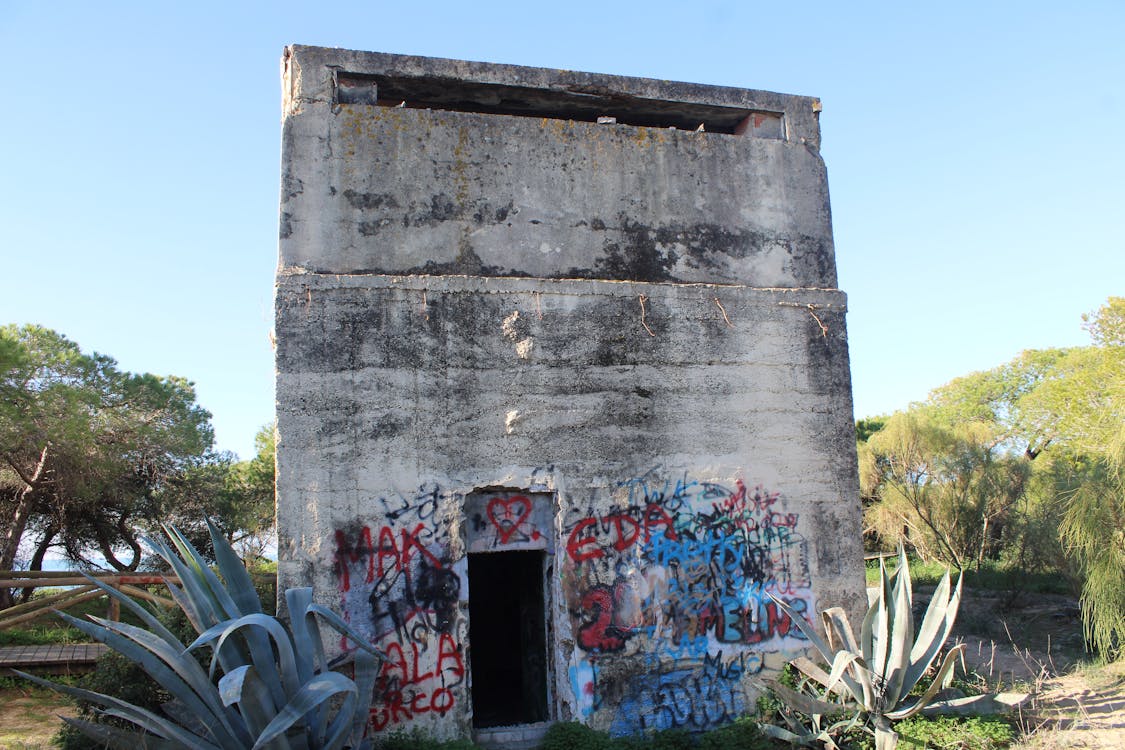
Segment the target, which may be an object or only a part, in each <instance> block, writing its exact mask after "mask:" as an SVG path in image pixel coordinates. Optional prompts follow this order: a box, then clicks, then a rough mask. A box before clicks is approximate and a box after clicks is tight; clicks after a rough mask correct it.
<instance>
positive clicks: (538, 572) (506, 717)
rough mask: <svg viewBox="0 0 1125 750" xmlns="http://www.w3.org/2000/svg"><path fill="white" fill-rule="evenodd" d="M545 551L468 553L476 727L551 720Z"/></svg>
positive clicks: (470, 642)
mask: <svg viewBox="0 0 1125 750" xmlns="http://www.w3.org/2000/svg"><path fill="white" fill-rule="evenodd" d="M545 557H546V556H545V553H544V552H542V551H540V550H524V551H519V552H489V553H477V554H470V555H469V644H470V652H469V653H470V660H471V670H472V695H473V726H474V727H475V728H478V729H483V728H487V727H500V726H510V725H512V724H532V723H535V722H541V721H546V720H547V612H546V606H545V603H546V600H545V597H544V595H543V584H544V560H545Z"/></svg>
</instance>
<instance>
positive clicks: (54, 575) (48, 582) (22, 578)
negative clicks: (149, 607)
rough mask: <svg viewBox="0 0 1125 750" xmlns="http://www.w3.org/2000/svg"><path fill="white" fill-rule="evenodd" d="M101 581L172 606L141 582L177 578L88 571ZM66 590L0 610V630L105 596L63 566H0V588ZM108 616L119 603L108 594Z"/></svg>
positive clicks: (115, 614)
mask: <svg viewBox="0 0 1125 750" xmlns="http://www.w3.org/2000/svg"><path fill="white" fill-rule="evenodd" d="M90 575H91V577H93V578H96V579H97V580H98V581H100V582H101V583H103V584H105V585H106V586H109V587H111V588H114V589H117V590H118V591H121V592H122V593H125V594H128V595H129V596H132V597H134V598H137V599H144V600H147V601H150V602H156V603H157V604H160V605H161V606H165V607H172V606H175V602H173V601H172V600H171V599H168V598H167V597H163V596H158V595H157V594H154V593H152V592H151V591H148V590H147V589H145V588H142V587H143V586H163V585H165V581H167V582H169V583H173V584H178V583H179V579H178V578H177V577H176V576H174V575H168V576H162V575H153V574H144V573H96V574H90ZM59 587H64V588H65V589H66V590H65V591H61V592H59V593H57V594H50V595H48V596H43V597H38V598H35V599H32V600H30V601H28V602H25V603H24V604H17V605H16V606H14V607H8V608H7V609H3V610H0V630H4V629H5V628H11V627H15V626H17V625H22V624H24V623H28V622H32V621H33V620H37V619H39V618H40V617H44V616H46V615H49V614H51V611H52V610H56V609H58V610H65V609H67V608H69V607H73V606H75V605H78V604H82V603H83V602H88V601H90V600H92V599H97V598H99V597H102V596H105V597H108V594H106V592H105V591H104V590H102V589H101V588H99V587H97V586H95V585H94V584H92V583H91V582H90V580H89V579H88V578H85V577H84V576H82V575H80V574H78V573H76V572H74V571H66V570H42V571H38V570H37V571H28V570H0V588H8V589H25V588H52V589H54V588H59ZM106 617H107V619H110V620H119V619H120V618H121V603H120V602H119V601H117V599H114V598H112V597H109V604H108V606H107V613H106Z"/></svg>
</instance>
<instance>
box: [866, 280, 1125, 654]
mask: <svg viewBox="0 0 1125 750" xmlns="http://www.w3.org/2000/svg"><path fill="white" fill-rule="evenodd" d="M1083 320H1084V323H1085V328H1086V329H1087V330H1088V331H1089V332H1090V334H1091V337H1092V339H1093V344H1092V345H1091V346H1086V347H1074V348H1069V349H1047V350H1039V351H1028V352H1024V353H1022V354H1020V355H1019V356H1018V357H1016V358H1014V359H1013V360H1011V361H1010V362H1008V363H1005V364H1003V365H1001V366H999V367H996V368H993V369H992V370H988V371H985V372H978V373H973V374H970V375H967V376H965V377H961V378H957V379H956V380H953V381H951V382H950V383H948V384H947V385H945V386H942V387H941V388H938V389H936V390H935V391H934V392H933V393H931V394H930V397H929V398H928V399H927V401H926V402H925V403H924V404H919V405H916V406H914V407H912V408H911V409H910V410H909V411H907V412H903V413H899V414H895V415H893V416H892V417H891V418H890V419H889V420H887V423H886V425H885V427H884V428H883V429H882V430H880V431H878V432H876V433H874V434H873V435H871V436H870V437H869V438H868V439H867V441H866V442H864V443H861V444H860V459H861V464H860V474H861V483H862V485H863V487H864V493H865V496H868V497H874V498H876V500H875V501H874V502H869V504H868V508H867V517H868V523H869V527H870V528H873V529H875V530H876V531H878V532H879V533H881V534H883V535H886V536H887V537H888V538H889V539H890V540H894V539H898V538H905V541H907V543H909V544H913V545H914V546H915V547H916V548H917V549H919V551H921V552H922V553H923V554H928V555H933V556H936V557H941V558H943V559H945V560H947V561H948V562H950V563H953V564H959V562H960V561H962V560H968V559H971V558H970V557H969V555H968V552H969V550H970V549H974V550H976V552H975V555H974V556H975V558H976V559H977V560H979V559H981V557H982V556H983V555H986V554H1003V555H1006V556H1007V557H1008V559H1009V561H1010V562H1012V563H1013V564H1014V565H1016V566H1017V567H1018V568H1019V569H1021V570H1030V569H1034V568H1039V569H1044V568H1052V569H1054V570H1055V571H1057V572H1059V573H1062V574H1064V575H1067V576H1069V577H1071V578H1072V580H1075V581H1079V582H1081V589H1082V608H1083V615H1084V621H1085V624H1086V628H1087V634H1088V636H1089V639H1090V640H1091V642H1092V643H1093V644H1094V645H1095V646H1096V647H1097V648H1098V649H1099V650H1100V651H1102V652H1103V653H1105V654H1107V655H1109V654H1113V653H1118V654H1119V653H1121V647H1122V644H1123V643H1125V298H1121V297H1111V298H1110V299H1109V300H1108V301H1107V302H1106V304H1105V305H1103V306H1102V307H1101V308H1100V309H1099V310H1098V311H1096V312H1094V313H1091V314H1089V315H1084V316H1083Z"/></svg>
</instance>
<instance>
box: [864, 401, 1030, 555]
mask: <svg viewBox="0 0 1125 750" xmlns="http://www.w3.org/2000/svg"><path fill="white" fill-rule="evenodd" d="M860 455H861V465H860V482H861V485H862V487H863V493H864V495H865V496H869V497H876V498H878V500H877V502H873V503H871V504H869V505H868V507H867V511H866V514H865V515H866V523H867V526H868V527H869V528H870V529H871V530H873V531H874V532H876V533H877V534H878V535H879V536H880V538H882V539H884V540H886V541H887V542H889V543H895V544H897V543H898V542H900V541H901V542H904V543H906V544H909V545H911V546H912V547H913V548H914V549H915V550H916V551H918V553H919V554H921V555H922V556H923V557H929V558H936V559H939V560H942V561H944V562H946V563H948V564H951V565H953V566H955V567H958V568H961V567H965V566H966V565H968V564H970V563H976V564H978V565H979V564H980V563H981V562H982V561H983V559H984V558H985V557H986V556H991V555H992V554H994V553H995V551H996V548H997V546H998V543H999V538H1000V534H1001V531H1002V529H1003V524H1004V523H1005V522H1006V521H1007V517H1008V515H1009V513H1010V511H1011V508H1012V506H1013V505H1014V503H1016V501H1017V500H1018V499H1019V498H1020V497H1021V495H1022V494H1023V490H1024V484H1025V482H1026V479H1027V475H1028V467H1027V465H1026V461H1024V460H1021V459H1020V458H1019V457H1014V456H1011V455H1009V454H1007V453H1005V452H1004V450H1003V449H1002V447H1001V445H1000V443H999V442H998V440H997V438H996V434H995V431H994V430H993V429H991V426H990V425H988V424H985V423H981V422H972V421H969V422H963V421H957V422H951V421H949V420H948V419H946V418H945V417H944V415H943V414H942V413H941V411H940V410H938V409H935V408H933V407H932V406H921V405H920V406H916V407H914V408H912V409H911V410H909V411H906V412H900V413H898V414H895V415H893V416H891V417H890V419H888V420H887V423H886V425H885V426H884V427H883V429H882V430H880V431H879V432H877V433H875V434H874V435H872V436H871V437H870V438H869V439H868V440H867V442H866V444H865V445H863V446H862V450H861V453H860Z"/></svg>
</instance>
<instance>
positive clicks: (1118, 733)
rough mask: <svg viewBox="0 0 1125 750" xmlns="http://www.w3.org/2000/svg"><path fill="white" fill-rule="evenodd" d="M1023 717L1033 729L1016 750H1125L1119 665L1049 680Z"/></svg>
mask: <svg viewBox="0 0 1125 750" xmlns="http://www.w3.org/2000/svg"><path fill="white" fill-rule="evenodd" d="M1024 720H1025V722H1026V725H1027V726H1028V727H1029V729H1031V730H1033V731H1032V733H1031V734H1030V736H1029V737H1027V738H1026V739H1025V740H1024V742H1022V743H1021V744H1019V745H1017V746H1016V747H1017V748H1019V750H1031V749H1032V748H1034V749H1035V750H1054V749H1055V748H1113V749H1115V750H1125V664H1115V665H1111V666H1108V667H1103V668H1101V669H1099V670H1089V669H1087V670H1081V671H1077V672H1074V673H1072V674H1068V675H1064V676H1062V677H1058V678H1054V679H1051V680H1049V681H1048V682H1047V683H1046V684H1045V685H1044V691H1043V693H1042V694H1041V695H1040V696H1039V700H1038V705H1037V706H1036V707H1034V708H1032V709H1031V710H1030V711H1028V712H1026V713H1025V716H1024Z"/></svg>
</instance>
